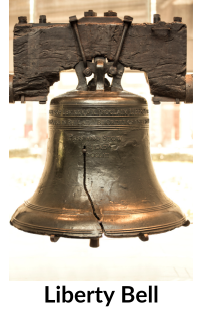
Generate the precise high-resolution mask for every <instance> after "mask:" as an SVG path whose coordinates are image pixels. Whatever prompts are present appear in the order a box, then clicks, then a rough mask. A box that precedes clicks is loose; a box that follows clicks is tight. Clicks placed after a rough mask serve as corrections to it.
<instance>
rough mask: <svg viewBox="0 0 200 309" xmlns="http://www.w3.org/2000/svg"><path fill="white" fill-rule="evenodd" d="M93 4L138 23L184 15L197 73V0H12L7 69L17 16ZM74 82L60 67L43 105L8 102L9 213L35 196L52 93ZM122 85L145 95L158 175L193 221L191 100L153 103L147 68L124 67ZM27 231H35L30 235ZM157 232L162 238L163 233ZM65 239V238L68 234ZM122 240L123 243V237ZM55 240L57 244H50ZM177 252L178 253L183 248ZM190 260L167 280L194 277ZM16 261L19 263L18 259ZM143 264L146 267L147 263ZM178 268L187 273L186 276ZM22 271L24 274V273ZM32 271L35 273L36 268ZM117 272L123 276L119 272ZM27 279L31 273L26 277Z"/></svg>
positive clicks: (58, 13) (58, 14)
mask: <svg viewBox="0 0 200 309" xmlns="http://www.w3.org/2000/svg"><path fill="white" fill-rule="evenodd" d="M89 9H93V10H94V11H95V12H97V15H98V16H103V14H104V12H106V11H108V10H113V11H115V12H117V14H118V17H120V18H123V17H124V15H130V16H132V17H133V18H134V20H133V22H135V23H149V22H152V21H153V14H155V13H159V14H160V15H161V20H163V21H165V22H172V21H173V17H174V16H181V17H182V21H183V23H185V24H187V40H188V41H187V73H189V74H191V73H193V0H131V1H130V0H123V1H119V0H109V1H107V0H99V1H94V0H73V1H71V0H69V1H67V0H18V1H16V0H10V1H9V11H10V13H9V42H10V45H9V73H10V74H13V73H14V68H13V28H14V25H15V24H16V23H17V22H18V16H27V21H28V22H35V23H38V21H39V15H46V17H47V22H52V23H54V22H57V23H59V22H60V23H61V22H64V23H66V22H68V20H69V16H72V15H76V16H77V18H81V17H83V16H84V12H85V11H88V10H89ZM76 85H77V77H76V74H75V72H74V71H73V70H71V71H63V72H61V73H60V81H59V82H57V83H55V84H54V85H53V86H52V87H51V88H50V93H49V95H48V101H47V104H46V105H40V104H39V103H38V102H27V103H26V104H21V102H15V104H9V110H8V112H9V117H10V120H11V121H10V126H9V127H8V130H9V152H10V160H9V187H10V190H11V192H12V194H11V195H10V196H9V197H8V202H9V205H10V207H9V215H10V216H11V215H12V214H13V213H14V211H15V210H16V208H17V207H18V206H19V205H20V204H22V203H23V202H24V200H26V199H28V198H29V197H30V196H32V194H33V192H34V190H35V189H36V187H37V184H38V182H39V179H40V177H41V174H42V171H43V167H44V163H45V157H46V145H47V138H48V125H47V124H48V111H49V104H50V101H51V99H52V98H53V97H55V96H57V95H59V94H62V93H64V92H66V91H70V90H72V89H75V88H76ZM122 86H123V88H124V89H125V90H127V91H130V92H132V93H136V94H138V95H141V96H143V97H145V98H146V99H147V101H148V105H149V111H150V143H151V155H152V160H153V164H154V168H155V171H156V174H157V177H158V180H159V182H160V183H161V185H162V187H163V189H164V191H165V193H166V194H167V195H168V196H169V197H170V198H171V199H172V200H174V202H176V203H177V204H178V205H180V207H181V208H182V209H183V211H184V212H185V213H186V215H187V217H188V218H189V219H190V221H191V222H193V203H192V179H193V164H192V162H193V114H192V111H193V105H192V104H184V103H183V102H182V103H181V104H180V105H175V104H174V103H170V102H169V103H167V102H166V103H162V104H161V105H153V104H152V102H151V95H150V91H149V87H148V85H147V83H146V81H145V77H144V74H143V72H134V71H130V70H129V69H126V70H125V73H124V76H123V78H122ZM188 229H189V228H188ZM12 230H15V231H13V233H14V234H13V235H14V236H13V237H15V235H16V234H15V233H16V229H12ZM21 234H22V233H20V236H21ZM24 234H26V233H24ZM33 236H34V235H33ZM28 237H31V236H30V235H28ZM34 237H35V236H34ZM155 237H158V239H161V240H162V237H161V235H160V236H155ZM159 237H161V238H159ZM172 238H173V233H172ZM180 239H182V240H181V241H182V242H184V241H185V239H183V238H180ZM188 240H189V238H188ZM63 241H65V242H66V240H65V239H64V240H63ZM104 241H105V239H104ZM127 241H128V240H127ZM71 243H72V242H71ZM115 243H116V240H115ZM161 243H162V241H161V242H160V250H161V251H160V253H158V254H157V257H158V256H159V254H161V255H162V254H164V253H163V252H164V251H163V248H162V245H161ZM84 244H85V241H84ZM120 244H122V241H121V240H120ZM124 244H125V242H124ZM169 244H170V241H169ZM180 245H181V244H180ZM51 246H54V245H53V244H51ZM84 246H85V245H84ZM108 247H109V246H108ZM149 248H150V247H149ZM173 248H175V246H174V247H173ZM30 250H31V249H30ZM97 250H98V249H97ZM149 250H150V249H149ZM157 250H159V249H157ZM169 250H171V249H169ZM139 251H140V250H139ZM139 251H138V252H139ZM113 252H115V250H114V251H113ZM124 252H126V250H125V251H124ZM149 252H150V251H149ZM177 252H178V251H177ZM140 253H141V251H140ZM140 253H138V254H139V255H138V256H140ZM165 253H166V252H165ZM121 254H122V253H121ZM177 254H178V255H179V253H177ZM145 255H147V256H148V252H145V254H144V256H145ZM165 255H166V254H165ZM172 255H173V254H172ZM175 255H176V253H175ZM136 257H137V256H136ZM140 257H141V256H140ZM15 258H16V257H15ZM161 260H162V259H161ZM13 261H14V260H13ZM15 261H16V259H15ZM168 261H169V259H168ZM187 261H190V262H188V263H189V264H188V265H189V266H187V268H188V269H190V270H188V269H187V273H186V272H185V270H183V269H182V268H181V271H180V270H179V271H177V269H176V271H173V272H172V273H173V275H171V277H170V278H171V279H169V280H192V279H191V278H192V273H191V260H190V259H189V260H187ZM18 262H19V263H20V261H18ZM179 262H180V261H179V260H176V259H175V258H174V260H173V259H172V262H171V264H170V265H168V266H169V267H172V268H173V269H174V268H175V267H176V268H177V267H179V266H178V264H179ZM13 263H14V262H13ZM165 263H166V261H165ZM173 263H175V264H176V263H177V265H176V266H174V265H175V264H173ZM12 265H16V263H14V264H12V262H11V268H12V267H15V266H12ZM156 265H158V266H159V265H160V264H159V262H158V261H157V263H156V262H155V267H156ZM21 267H22V265H21ZM163 267H166V264H163ZM181 267H182V266H181ZM185 268H186V267H185ZM185 268H184V269H185ZM13 269H14V268H13ZM86 269H87V267H86ZM139 269H140V268H139ZM15 270H16V268H15ZM143 270H145V269H144V268H143ZM13 274H14V273H13ZM17 274H18V275H17ZM144 274H145V271H144ZM180 274H182V275H183V274H184V275H183V277H181V275H180ZM179 275H180V276H179ZM17 276H18V277H17ZM24 276H25V277H24V278H26V275H24ZM32 276H33V277H34V274H33V273H32ZM46 276H47V277H45V278H47V279H46V280H48V272H47V273H46ZM152 276H153V274H152ZM159 276H160V277H159ZM162 276H164V277H166V274H165V275H163V273H162V272H161V273H160V272H159V271H158V273H157V277H156V276H154V277H155V278H157V279H155V280H164V279H163V278H164V277H162ZM22 277H23V276H22ZM29 277H30V274H29ZM61 277H62V276H61ZM108 277H109V276H108ZM108 277H107V279H105V280H110V279H109V278H111V279H112V280H121V279H115V277H114V275H113V277H112V276H111V277H109V278H108ZM16 278H18V279H16ZM119 278H121V277H120V276H119ZM127 278H128V277H127ZM138 278H139V277H138ZM173 278H174V279H173ZM181 278H182V279H181ZM11 280H21V279H19V273H15V275H13V276H11ZM22 280H23V279H22ZM24 280H29V279H27V278H26V279H24ZM33 280H40V279H33ZM50 280H51V279H50ZM52 280H53V279H52ZM70 280H73V279H70ZM74 280H83V279H74ZM91 280H95V279H91ZM124 280H125V279H124ZM127 280H129V279H127ZM136 280H140V279H136ZM143 280H145V279H143ZM149 280H150V279H149ZM151 280H154V279H151ZM166 280H168V279H166Z"/></svg>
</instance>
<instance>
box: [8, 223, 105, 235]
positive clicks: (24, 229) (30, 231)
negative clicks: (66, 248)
mask: <svg viewBox="0 0 200 309" xmlns="http://www.w3.org/2000/svg"><path fill="white" fill-rule="evenodd" d="M10 225H12V226H13V227H15V228H17V229H18V230H20V231H23V232H26V233H30V234H35V235H41V236H49V237H50V236H51V235H52V234H54V235H55V236H57V237H63V238H74V239H91V238H101V237H102V234H103V233H101V234H98V235H97V234H96V235H94V234H88V235H81V234H79V235H76V236H75V235H73V234H72V235H66V234H62V233H58V232H55V231H52V232H49V233H47V231H45V229H44V230H43V231H42V230H41V231H40V232H39V231H38V230H36V229H34V228H31V227H27V228H26V227H24V226H23V227H22V224H20V223H19V221H18V220H16V219H13V220H12V219H11V220H10Z"/></svg>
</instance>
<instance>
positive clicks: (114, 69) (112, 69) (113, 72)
mask: <svg viewBox="0 0 200 309" xmlns="http://www.w3.org/2000/svg"><path fill="white" fill-rule="evenodd" d="M132 20H133V18H132V17H131V16H124V28H123V32H122V36H121V41H120V43H119V46H118V48H117V52H116V55H115V58H114V62H113V65H112V66H111V67H110V68H109V72H108V76H110V77H113V76H114V75H117V63H118V60H119V56H120V53H121V50H122V46H123V43H124V39H125V36H126V32H127V30H128V27H129V26H130V25H131V23H132Z"/></svg>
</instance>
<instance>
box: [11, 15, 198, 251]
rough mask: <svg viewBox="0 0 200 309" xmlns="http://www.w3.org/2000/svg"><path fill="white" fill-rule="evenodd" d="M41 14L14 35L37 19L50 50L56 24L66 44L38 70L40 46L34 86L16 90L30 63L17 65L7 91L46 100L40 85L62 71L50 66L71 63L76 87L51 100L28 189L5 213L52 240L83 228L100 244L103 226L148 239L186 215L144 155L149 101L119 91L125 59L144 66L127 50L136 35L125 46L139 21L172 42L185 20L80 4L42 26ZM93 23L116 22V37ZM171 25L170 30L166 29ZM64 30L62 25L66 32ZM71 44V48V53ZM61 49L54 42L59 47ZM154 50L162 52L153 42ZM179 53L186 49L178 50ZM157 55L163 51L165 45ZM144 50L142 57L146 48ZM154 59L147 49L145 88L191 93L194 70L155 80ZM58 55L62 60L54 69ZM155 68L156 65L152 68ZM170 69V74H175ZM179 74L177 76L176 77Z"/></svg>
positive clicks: (158, 39) (156, 39) (152, 37)
mask: <svg viewBox="0 0 200 309" xmlns="http://www.w3.org/2000/svg"><path fill="white" fill-rule="evenodd" d="M93 13H94V12H93ZM113 13H114V12H113ZM24 20H25V19H24ZM45 23H46V19H45ZM25 24H26V31H25V30H24V25H25ZM43 24H44V23H42V22H41V23H39V24H34V26H31V27H30V29H29V27H27V25H28V24H27V23H25V22H23V23H22V22H21V23H19V24H18V25H16V26H15V31H18V33H19V32H20V31H21V36H19V41H18V45H20V38H22V37H23V31H24V35H25V33H26V36H27V33H28V35H29V34H31V33H32V31H33V28H34V27H35V28H39V29H42V31H43V32H42V34H41V35H43V36H44V38H43V39H44V43H45V40H47V39H48V41H49V44H50V45H51V46H50V47H51V48H50V47H49V50H51V54H49V57H50V56H52V53H54V45H55V42H56V44H57V42H58V41H57V40H56V38H55V33H57V34H60V37H62V36H64V33H65V41H67V43H66V45H65V42H64V41H63V43H62V44H63V46H64V45H65V49H66V50H65V53H63V57H62V56H60V59H57V60H55V59H54V60H52V62H51V63H50V62H48V63H49V66H48V70H46V71H45V72H44V71H42V70H44V66H45V59H46V58H45V57H47V55H46V54H44V55H43V59H42V58H41V57H42V56H41V57H40V58H39V57H38V63H37V65H36V67H37V68H39V66H40V69H38V72H37V74H38V81H39V82H37V78H36V77H37V76H36V77H34V78H35V80H34V81H32V86H31V85H30V83H29V86H27V85H26V86H25V87H24V89H23V91H22V88H20V83H21V81H20V78H19V77H20V75H21V76H22V78H23V79H24V81H25V79H28V77H27V76H28V74H29V73H26V74H25V72H24V73H23V72H21V71H20V73H19V72H18V71H17V70H16V71H17V74H15V75H14V79H13V82H12V81H11V83H10V98H11V99H10V101H11V102H14V101H15V100H18V99H19V97H20V98H21V100H23V101H28V100H31V99H34V100H36V99H37V100H38V101H40V103H45V102H46V99H45V96H44V93H45V91H46V92H47V88H48V87H49V86H50V85H52V84H53V83H54V82H55V81H57V80H58V78H59V76H56V74H55V72H56V71H58V73H59V71H61V70H63V69H69V68H71V67H73V68H75V70H76V73H77V77H78V86H77V89H76V90H74V91H70V92H67V93H65V94H63V95H60V96H58V97H56V98H54V99H52V100H51V104H50V110H49V139H48V146H47V157H46V164H45V168H44V171H43V175H42V177H41V179H40V182H39V185H38V187H37V189H36V191H35V193H34V195H33V196H32V197H31V198H30V199H29V200H27V201H26V202H24V203H23V204H22V205H21V206H20V207H19V208H18V209H17V210H16V212H15V213H14V215H13V216H12V218H11V224H12V225H13V226H15V227H17V228H18V229H20V230H23V231H26V232H31V233H35V234H41V235H49V236H50V238H51V240H52V241H54V242H55V241H57V240H58V239H59V237H71V238H88V239H90V240H91V241H90V245H91V246H92V247H98V245H99V238H100V237H101V236H102V234H104V235H105V236H107V237H116V238H117V237H136V236H138V237H139V238H140V239H141V240H143V241H146V240H148V235H150V234H157V233H163V232H167V231H170V230H173V229H174V228H177V227H180V226H183V225H184V226H187V225H189V221H188V220H186V217H185V215H184V214H183V213H182V211H181V210H180V208H179V206H178V205H176V204H175V203H174V202H173V201H171V200H170V199H169V198H168V197H167V196H166V195H165V193H164V191H163V189H162V188H161V186H160V184H159V183H158V180H157V178H156V175H155V172H154V169H153V165H152V161H151V156H150V142H149V112H148V105H147V102H146V100H145V99H144V98H142V97H140V96H138V95H134V94H132V93H129V92H127V91H124V90H123V89H122V86H121V78H122V75H123V72H124V67H131V68H132V69H139V67H140V69H141V70H143V68H142V66H141V64H138V63H139V62H140V61H141V59H142V58H141V59H139V58H137V57H136V58H134V57H133V58H132V55H133V54H134V53H135V50H134V49H137V48H138V44H137V47H136V46H135V45H134V44H133V45H132V49H130V45H131V44H132V40H133V38H132V36H133V37H134V33H135V32H134V31H136V30H138V27H139V28H140V31H143V32H146V35H147V38H148V40H149V42H151V43H152V44H154V45H156V44H157V45H158V46H163V48H165V44H166V42H169V44H171V47H174V48H175V44H174V42H173V40H171V39H170V35H171V32H173V35H174V40H182V41H183V38H185V33H184V32H181V31H178V30H180V29H179V27H180V25H179V24H181V26H182V27H183V25H184V24H182V23H181V22H174V23H171V24H166V23H164V22H161V21H160V20H158V21H157V20H155V23H154V24H143V25H138V24H136V26H135V25H134V24H132V18H131V17H129V16H125V17H124V21H122V20H121V19H119V18H118V17H116V13H115V15H112V14H107V15H106V13H105V16H104V17H97V16H96V15H95V14H89V15H88V14H85V17H83V18H82V19H80V20H79V21H78V20H77V18H76V16H72V17H70V23H69V24H64V26H62V28H61V26H60V25H59V24H50V25H51V27H49V26H48V24H46V25H45V28H44V25H43ZM88 25H90V28H91V29H93V31H94V33H95V35H94V36H95V37H96V41H95V40H94V38H93V37H89V36H88V37H87V41H85V35H86V34H85V32H87V31H88V28H87V26H88ZM100 25H101V26H102V29H103V27H104V28H105V29H106V27H107V26H109V28H107V29H110V30H109V31H110V34H111V33H112V31H114V28H113V27H115V32H116V33H115V35H116V40H115V42H113V41H112V39H111V36H109V34H108V33H107V32H105V34H102V37H101V43H99V41H98V38H99V36H98V34H99V31H100V29H99V26H100ZM168 28H169V29H170V30H166V31H165V29H168ZM183 28H184V27H183ZM27 29H28V30H27ZM91 29H90V31H91ZM116 29H117V30H116ZM163 29H164V30H163ZM84 31H85V32H84ZM95 31H96V32H95ZM63 32H64V33H63ZM168 32H169V33H168ZM178 32H179V33H178ZM66 33H68V34H69V35H68V37H67V36H66ZM166 33H167V34H166ZM119 34H120V35H119ZM36 35H37V34H36ZM82 35H83V37H84V38H83V40H82V39H81V37H82ZM168 36H169V39H168ZM180 36H181V38H180ZM163 37H165V40H163ZM102 38H104V41H102ZM108 38H110V39H108ZM68 40H70V42H71V49H70V50H68V51H69V54H68V58H67V59H68V62H66V58H65V57H66V53H67V47H68V45H70V44H69V42H68ZM116 41H117V44H116ZM103 42H104V43H103ZM15 44H16V43H15ZM101 44H102V46H101V49H99V48H98V47H99V46H100V45H101ZM105 45H106V46H105ZM74 46H75V48H76V52H74V54H73V52H72V51H73V47H74ZM140 46H141V45H140ZM152 46H153V45H152ZM108 47H109V48H108ZM90 48H91V49H90ZM143 48H144V47H143ZM149 48H150V47H149ZM89 49H90V50H89ZM183 49H184V48H183ZM14 50H15V49H14ZM128 50H129V55H130V56H129V57H128V56H127V51H128ZM62 51H63V49H62V48H61V49H60V54H61V55H62ZM167 51H168V54H167V53H166V57H168V58H169V59H171V58H170V57H171V54H170V53H171V52H174V50H173V48H171V49H170V48H168V49H167ZM39 52H40V53H41V50H40V51H36V50H35V51H33V53H36V54H37V53H39ZM157 52H158V55H159V51H157ZM88 53H89V54H90V56H88ZM146 53H147V51H146ZM160 53H161V51H160ZM180 53H181V56H183V54H184V52H183V51H180ZM141 54H142V50H141ZM40 55H41V54H40ZM91 55H92V57H91ZM179 56H180V55H179ZM28 57H31V55H30V56H28ZM77 57H78V58H77ZM140 57H141V55H140ZM160 57H161V58H162V55H161V56H160ZM175 57H176V55H175ZM47 58H48V57H47ZM52 58H54V57H52ZM62 58H65V64H64V66H63V67H60V64H61V62H62ZM143 58H144V62H145V61H146V59H145V56H144V57H143ZM183 58H184V57H182V58H181V57H179V59H178V60H177V61H183ZM77 59H78V60H77ZM124 59H125V60H124ZM133 59H134V61H133ZM136 59H138V62H136V61H135V60H136ZM169 59H168V63H169ZM180 59H182V60H180ZM29 60H30V59H29ZM17 61H20V60H18V58H16V59H15V65H17V63H16V62H17ZM41 61H43V66H41V63H40V62H41ZM56 61H57V62H56ZM153 61H154V60H152V61H151V58H149V65H148V69H146V70H144V71H146V73H147V79H148V81H149V84H150V89H151V92H153V93H152V94H154V95H155V96H154V98H153V102H154V103H158V102H160V101H166V100H172V101H173V100H174V101H175V102H176V103H177V102H179V100H180V101H181V100H183V101H185V102H187V103H188V102H189V101H190V102H192V93H191V91H192V90H191V89H192V76H189V77H187V78H186V77H185V88H184V89H185V90H184V91H185V93H183V91H181V90H180V89H179V88H177V87H173V83H172V87H171V88H170V87H168V86H167V87H168V89H165V88H164V82H163V81H162V79H161V81H160V83H161V84H160V85H159V87H158V85H157V84H156V83H155V78H156V74H157V71H156V70H157V68H156V66H155V64H152V63H151V62H153ZM58 62H60V63H59V69H58ZM29 63H30V61H29ZM146 65H147V64H146ZM70 66H71V67H70ZM137 66H139V67H138V68H137ZM53 67H54V69H53ZM153 67H154V70H153V71H152V68H153ZM30 70H32V71H31V73H30V75H31V74H33V70H35V68H33V67H31V68H30ZM161 73H162V72H160V74H161ZM172 73H173V72H172ZM92 74H93V78H92V79H91V80H90V82H89V83H87V80H86V77H89V76H91V75H92ZM106 74H107V75H108V76H109V77H112V84H111V85H110V83H109V81H108V80H107V79H106V78H105V75H106ZM152 74H154V75H155V77H154V78H153V77H152ZM171 75H172V79H173V74H171ZM176 75H177V74H176ZM182 77H183V73H182ZM56 79H57V80H56ZM176 79H177V80H176V83H178V82H179V81H178V78H177V77H176ZM45 80H46V81H48V83H46V86H45V84H44V88H45V90H44V91H43V90H41V88H42V87H41V85H43V84H42V83H43V82H44V81H45ZM182 80H183V78H182ZM29 82H30V79H29ZM38 83H40V88H39V84H38ZM154 83H155V84H154ZM162 83H163V84H162ZM155 85H156V86H155ZM26 87H29V89H28V88H26ZM30 87H32V91H30ZM156 87H157V88H156ZM39 89H40V90H39ZM152 89H153V90H152ZM159 89H161V90H159ZM162 89H164V90H163V91H162ZM177 89H179V90H180V92H179V90H177ZM20 91H21V92H20ZM159 91H160V92H159ZM162 93H163V95H162ZM166 93H167V94H168V97H166ZM38 94H39V96H38ZM47 94H48V93H46V95H47Z"/></svg>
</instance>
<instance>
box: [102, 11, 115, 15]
mask: <svg viewBox="0 0 200 309" xmlns="http://www.w3.org/2000/svg"><path fill="white" fill-rule="evenodd" d="M104 16H117V13H116V12H113V11H111V10H110V11H108V12H105V13H104Z"/></svg>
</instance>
